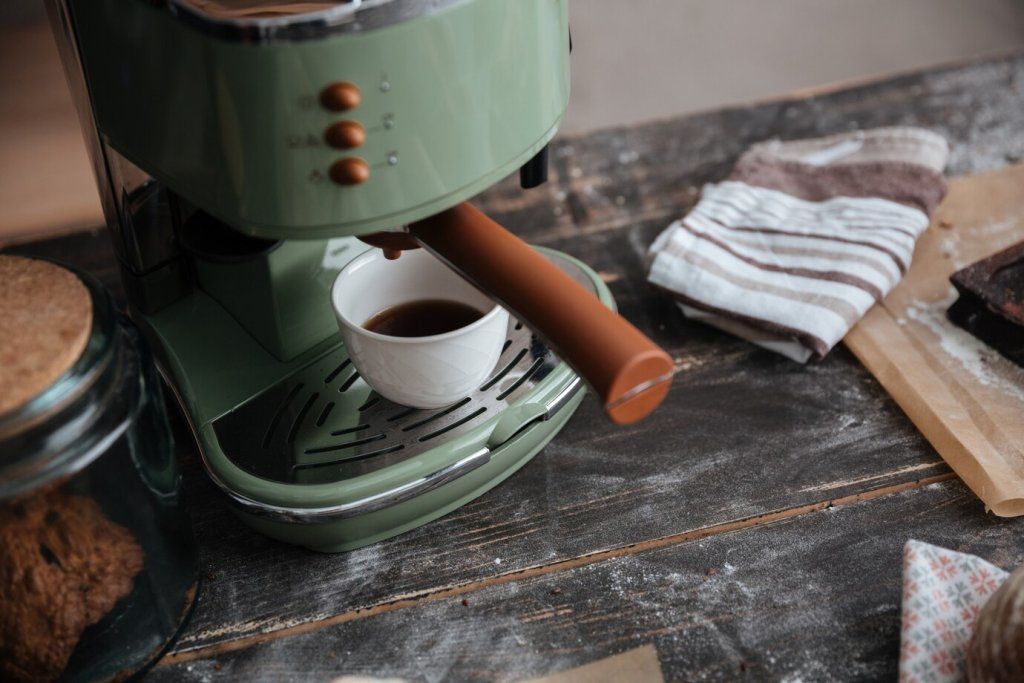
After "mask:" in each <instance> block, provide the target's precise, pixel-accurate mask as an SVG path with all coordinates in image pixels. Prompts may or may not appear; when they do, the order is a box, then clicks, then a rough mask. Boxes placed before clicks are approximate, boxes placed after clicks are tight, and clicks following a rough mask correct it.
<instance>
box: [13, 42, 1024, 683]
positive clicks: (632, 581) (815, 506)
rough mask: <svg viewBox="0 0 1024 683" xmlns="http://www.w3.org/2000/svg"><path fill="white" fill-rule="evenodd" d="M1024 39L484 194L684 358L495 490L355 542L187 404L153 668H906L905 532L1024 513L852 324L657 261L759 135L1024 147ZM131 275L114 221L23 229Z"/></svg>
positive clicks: (1022, 539) (650, 136)
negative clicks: (668, 381)
mask: <svg viewBox="0 0 1024 683" xmlns="http://www.w3.org/2000/svg"><path fill="white" fill-rule="evenodd" d="M1022 86H1024V56H1010V57H1007V58H1004V59H995V60H987V61H981V62H976V63H971V64H961V65H956V66H952V67H948V68H943V69H939V70H934V71H930V72H926V73H918V74H910V75H906V76H902V77H898V78H894V79H890V80H886V81H884V82H873V83H866V84H860V85H854V86H849V87H845V88H843V89H840V90H831V91H827V92H813V93H803V94H801V95H799V96H797V97H793V98H791V99H786V100H782V101H776V102H768V103H762V104H755V105H751V106H744V107H739V108H733V109H726V110H722V111H715V112H710V113H707V114H702V115H697V116H690V117H686V118H678V119H670V120H664V121H658V122H653V123H648V124H644V125H638V126H632V127H628V128H619V129H612V130H606V131H602V132H598V133H594V134H590V135H585V136H581V137H564V138H561V139H559V140H558V141H557V142H556V143H554V146H553V150H552V152H553V153H552V160H553V168H552V174H551V176H552V177H551V182H550V183H548V185H547V186H545V187H543V188H540V189H537V190H533V191H530V192H525V193H524V192H521V191H520V190H519V189H518V186H517V184H516V183H515V182H514V180H512V179H510V180H508V181H507V182H504V183H502V184H500V185H499V186H497V187H495V188H493V189H492V190H490V191H489V192H487V193H486V194H485V195H484V196H482V197H481V198H480V201H479V203H480V204H481V205H482V206H483V207H484V208H485V209H486V210H488V211H489V212H490V213H491V214H492V215H494V216H496V217H497V218H499V219H500V220H501V221H503V222H504V223H505V224H506V225H508V226H510V227H511V228H513V229H515V230H516V231H518V232H519V233H520V234H521V235H523V236H524V237H526V238H528V239H529V240H531V241H533V242H534V243H538V244H545V245H550V246H553V247H556V248H559V249H563V250H565V251H567V252H569V253H570V254H573V255H575V256H578V257H580V258H582V259H584V260H585V261H587V262H589V263H590V264H592V265H593V266H594V267H595V268H596V269H597V270H599V271H600V272H601V274H602V276H603V277H604V278H605V279H606V280H607V282H608V283H609V284H610V286H611V288H612V291H613V293H614V294H615V297H616V298H617V300H618V303H619V307H620V310H621V312H622V313H623V314H624V315H625V316H626V317H627V318H629V319H630V320H632V321H633V322H634V323H636V324H637V325H638V326H639V327H640V328H641V329H643V330H644V331H645V332H646V333H648V334H649V335H651V336H652V337H653V338H654V339H655V340H656V341H657V342H659V343H660V344H662V345H663V346H664V347H665V348H666V349H668V350H669V351H670V352H671V353H672V354H673V356H675V358H676V359H677V362H678V364H679V366H680V368H681V369H682V372H681V373H680V374H679V375H678V376H677V379H676V382H675V384H674V386H673V388H672V391H671V393H670V394H669V396H668V399H667V400H666V402H665V404H664V405H663V406H662V407H661V409H660V410H659V411H658V412H657V413H656V414H655V415H654V416H652V417H651V418H650V419H648V420H647V421H646V422H643V423H642V424H638V425H633V426H630V427H625V428H616V427H613V426H612V425H610V424H609V423H608V422H606V421H605V420H604V419H603V418H602V417H601V415H600V412H599V410H598V409H597V406H596V405H595V403H594V401H592V400H589V399H588V400H587V401H586V402H585V403H584V405H583V406H582V408H581V409H580V410H579V412H578V413H577V415H576V416H575V417H574V418H573V420H572V421H571V422H570V424H569V425H568V426H567V427H566V429H565V430H564V431H563V432H562V433H561V434H560V436H559V437H558V438H557V439H556V440H555V441H554V442H553V443H552V444H551V445H550V446H548V447H547V449H545V451H544V452H542V453H541V454H539V455H538V456H537V457H536V458H535V459H534V460H533V461H532V462H531V463H530V464H529V465H527V466H526V467H525V468H524V469H523V470H521V471H520V472H519V473H518V474H516V475H514V476H513V477H512V478H510V479H509V480H508V481H507V482H506V483H504V484H502V485H501V486H499V487H498V488H497V489H495V490H494V491H492V492H490V493H488V494H487V495H485V496H483V497H481V498H480V499H478V500H476V501H474V502H473V503H471V504H469V505H467V506H465V507H464V508H462V509H460V510H458V511H456V512H454V513H452V514H450V515H448V516H447V517H445V518H443V519H440V520H438V521H436V522H434V523H432V524H429V525H427V526H426V527H423V528H421V529H418V530H416V531H413V532H411V533H408V534H405V535H403V536H401V537H399V538H395V539H392V540H389V541H386V542H383V543H379V544H377V545H374V546H372V547H369V548H365V549H363V550H359V551H356V552H352V553H348V554H343V555H335V556H328V555H319V554H315V553H311V552H307V551H304V550H300V549H298V548H293V547H289V546H285V545H282V544H279V543H276V542H273V541H270V540H268V539H266V538H263V537H262V536H259V535H257V534H255V533H254V532H252V531H250V530H249V529H247V528H246V527H244V526H242V524H241V523H239V522H238V521H236V520H235V519H234V518H233V517H232V516H231V515H230V514H229V513H228V512H227V510H226V508H225V506H224V505H223V504H222V502H221V501H220V500H219V499H218V498H217V495H216V494H215V491H214V490H213V488H212V486H211V484H210V483H209V482H208V481H207V480H206V479H205V477H204V475H203V474H202V472H201V470H200V469H199V467H198V465H197V461H196V457H195V454H194V452H193V449H192V447H191V446H190V443H189V439H188V438H187V436H186V435H185V433H184V431H183V430H182V429H181V420H180V417H178V416H176V415H175V416H173V417H174V419H175V422H176V424H177V425H178V433H179V444H180V450H181V454H182V458H183V461H184V463H185V472H186V485H187V490H188V491H187V492H188V494H189V496H190V499H191V502H192V510H193V514H194V519H195V527H196V533H197V534H198V537H199V541H200V544H201V547H202V567H203V574H204V580H203V583H202V588H201V592H200V594H199V599H198V602H197V605H196V608H195V612H194V614H193V615H192V617H191V620H190V622H189V623H188V626H187V627H186V629H185V631H184V633H183V634H182V636H181V638H180V640H179V641H178V643H177V644H176V646H175V647H174V649H173V652H172V653H171V654H170V655H168V656H167V657H165V658H164V659H163V660H162V661H161V662H160V663H159V664H158V665H157V666H156V668H154V669H153V670H152V672H151V673H150V674H149V677H150V678H152V679H154V680H158V681H161V680H167V681H178V680H193V679H194V680H200V679H202V680H206V679H208V678H209V677H211V676H214V677H216V676H230V677H233V678H238V679H242V680H247V681H249V680H328V679H329V678H331V677H333V676H335V675H340V674H342V673H346V674H366V675H375V676H394V677H401V678H408V679H421V680H424V679H425V680H437V679H439V678H445V677H450V678H453V679H482V680H485V679H505V680H512V679H518V678H523V677H525V676H531V675H540V674H544V673H549V672H554V671H558V670H561V669H565V668H569V667H572V666H575V665H579V664H582V663H585V662H588V661H591V660H595V659H598V658H602V657H605V656H608V655H611V654H614V653H617V652H621V651H623V650H627V649H630V648H633V647H635V646H638V645H642V644H647V643H653V644H654V645H655V647H656V648H657V652H658V657H659V659H660V662H661V667H662V670H663V672H664V674H665V676H666V677H667V678H672V679H683V678H709V679H734V678H741V677H744V676H747V677H750V678H751V679H765V678H770V679H781V678H788V679H791V680H795V679H805V680H818V679H844V680H845V679H876V678H885V679H892V678H893V677H894V676H895V672H896V667H897V656H898V647H899V624H900V616H899V609H900V558H901V549H902V546H903V544H904V542H905V541H906V540H907V539H908V538H917V539H922V540H925V541H929V542H933V543H937V544H940V545H943V546H946V547H950V548H954V549H957V550H962V551H966V552H971V553H977V554H979V555H981V556H983V557H985V558H988V559H989V560H991V561H993V562H995V563H996V564H999V565H1001V566H1003V567H1007V568H1009V567H1013V566H1016V565H1018V564H1020V563H1021V562H1022V561H1024V520H1003V519H998V518H995V517H993V516H991V515H988V514H986V512H985V510H984V509H983V507H982V505H981V504H980V503H979V501H978V500H977V499H976V498H975V497H974V496H973V495H972V494H971V492H970V491H968V490H967V489H966V488H965V487H964V486H963V485H962V484H961V483H960V482H959V481H958V480H957V479H956V477H955V475H954V474H953V473H952V472H951V471H950V470H949V469H948V468H947V467H946V465H945V464H944V463H943V462H942V461H941V460H940V458H939V457H938V456H937V455H936V453H935V451H934V450H933V449H932V448H931V447H930V446H929V445H928V443H927V442H926V441H925V440H924V439H923V438H922V437H921V436H920V435H919V434H918V432H917V430H916V429H915V428H914V426H913V425H912V424H911V423H910V422H909V421H908V420H907V419H906V417H905V416H904V415H903V414H902V413H901V412H900V410H899V408H898V407H897V406H896V405H895V404H894V403H893V401H892V400H890V399H889V397H888V396H887V395H886V394H885V392H884V391H883V390H882V388H881V387H880V386H879V385H878V383H877V382H876V381H875V380H874V379H873V378H872V377H871V376H870V375H869V374H868V373H867V372H866V371H865V370H864V369H863V368H861V367H860V366H859V365H858V364H857V362H856V361H855V360H854V359H853V357H852V356H851V355H850V354H849V353H848V352H847V351H846V350H845V349H844V348H838V349H836V350H835V351H834V352H833V353H832V354H831V355H830V356H829V357H828V358H827V359H826V360H825V361H824V362H822V363H820V364H816V365H810V366H806V367H804V366H800V365H797V364H795V363H792V362H790V361H788V360H784V359H782V358H780V357H778V356H775V355H772V354H769V353H767V352H764V351H759V350H756V349H755V348H754V347H752V346H750V345H748V344H745V343H743V342H740V341H737V340H735V339H733V338H731V337H728V336H725V335H723V334H720V333H717V332H715V331H713V330H710V329H708V328H705V327H701V326H699V325H694V324H690V323H688V322H686V321H685V320H684V319H683V318H682V317H681V316H680V314H679V313H678V312H677V311H676V310H675V308H674V307H673V306H672V304H671V303H670V302H668V301H666V300H665V299H664V298H662V297H659V296H657V295H655V294H653V293H652V292H651V291H649V290H648V289H647V288H646V287H645V285H644V278H643V271H642V266H641V264H642V255H643V252H644V249H645V247H646V245H647V244H648V243H650V241H651V240H652V238H653V237H654V235H655V234H656V233H657V232H658V231H659V230H660V229H661V228H662V227H663V226H664V225H666V224H667V223H668V222H669V221H670V220H671V219H673V218H674V217H676V216H678V215H680V214H681V213H682V212H683V211H684V210H685V209H686V208H687V207H688V206H689V205H690V204H691V203H692V202H693V201H694V199H695V196H696V192H697V188H698V187H699V186H700V185H701V184H702V183H704V182H707V181H710V180H715V179H717V178H720V177H721V176H722V175H724V174H725V173H726V172H727V170H728V169H729V167H730V165H731V163H732V162H733V160H734V159H735V158H736V156H737V155H738V154H739V152H740V151H741V150H743V149H744V148H745V147H746V146H747V145H748V144H750V143H752V142H754V141H757V140H762V139H765V138H770V137H773V136H781V137H784V138H796V137H803V136H810V135H816V134H823V133H831V132H836V131H840V130H844V129H847V128H856V127H871V126H878V125H887V124H916V125H923V126H928V127H930V128H933V129H935V130H938V131H940V132H942V133H944V134H945V135H947V136H948V138H949V140H950V142H951V143H952V144H953V150H954V151H953V157H952V163H951V168H950V171H951V173H952V174H953V175H959V174H965V173H970V172H974V171H979V170H984V169H991V168H996V167H999V166H1002V165H1005V164H1007V163H1010V162H1016V161H1019V160H1020V159H1022V158H1024V92H1022ZM18 250H19V251H21V252H25V253H37V254H47V255H52V256H57V257H60V258H63V259H66V260H67V261H70V262H73V263H76V264H78V265H81V266H83V267H85V268H87V269H89V270H90V271H92V272H94V273H97V274H98V275H100V276H101V277H102V278H103V279H104V280H105V281H106V282H107V283H108V284H110V285H111V286H112V287H115V288H116V287H117V280H116V272H115V269H114V262H113V260H112V256H111V253H110V251H109V248H108V245H107V239H106V237H105V235H103V234H102V233H95V234H79V235H75V236H70V237H64V238H60V239H56V240H51V241H48V242H40V243H35V244H30V245H25V246H22V247H19V248H18Z"/></svg>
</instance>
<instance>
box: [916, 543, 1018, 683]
mask: <svg viewBox="0 0 1024 683" xmlns="http://www.w3.org/2000/svg"><path fill="white" fill-rule="evenodd" d="M1007 576H1008V574H1007V573H1006V572H1005V571H1003V570H1002V569H1000V568H999V567H996V566H994V565H991V564H989V563H988V562H986V561H985V560H983V559H981V558H980V557H975V556H974V555H967V554H964V553H958V552H955V551H953V550H946V549H945V548H939V547H938V546H934V545H929V544H928V543H922V542H921V541H914V540H911V541H907V544H906V545H905V546H904V547H903V607H902V610H903V626H902V628H901V630H900V683H925V682H927V683H943V682H945V681H963V680H966V669H965V662H966V654H967V645H968V643H970V640H971V635H972V634H973V633H974V624H975V621H976V620H977V618H978V614H979V612H981V608H982V607H983V606H984V604H985V603H986V602H988V599H989V598H990V597H992V594H993V593H995V592H996V589H997V588H999V586H1000V584H1002V583H1003V581H1005V580H1006V577H1007Z"/></svg>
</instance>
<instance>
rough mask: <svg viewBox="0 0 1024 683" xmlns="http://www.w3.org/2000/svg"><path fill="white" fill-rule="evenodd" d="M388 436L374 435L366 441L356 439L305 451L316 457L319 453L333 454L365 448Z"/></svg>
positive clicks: (365, 439)
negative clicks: (349, 449)
mask: <svg viewBox="0 0 1024 683" xmlns="http://www.w3.org/2000/svg"><path fill="white" fill-rule="evenodd" d="M386 436H387V435H386V434H374V435H373V436H368V437H366V438H364V439H356V440H355V441H346V442H345V443H339V444H335V445H333V446H321V447H320V448H307V449H306V450H305V453H306V455H316V454H317V453H333V452H334V451H343V450H345V449H346V448H355V447H356V446H365V445H366V444H368V443H373V442H374V441H380V440H381V439H383V438H385V437H386Z"/></svg>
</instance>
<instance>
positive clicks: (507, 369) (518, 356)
mask: <svg viewBox="0 0 1024 683" xmlns="http://www.w3.org/2000/svg"><path fill="white" fill-rule="evenodd" d="M529 350H530V349H529V348H525V349H520V350H519V353H517V354H516V357H515V358H513V359H512V360H511V361H509V363H508V364H506V365H505V367H503V368H502V369H501V370H499V371H498V374H496V375H494V376H493V377H491V378H490V379H489V380H487V381H486V382H484V385H483V386H482V387H480V391H487V390H488V389H490V388H491V387H493V386H494V385H495V384H497V383H498V382H500V381H501V378H502V377H504V376H505V375H507V374H508V373H509V372H511V371H512V368H514V367H515V366H516V365H518V364H519V361H521V360H522V359H523V356H525V355H526V353H527V352H528V351H529ZM498 362H499V363H500V362H501V361H500V360H499V361H498Z"/></svg>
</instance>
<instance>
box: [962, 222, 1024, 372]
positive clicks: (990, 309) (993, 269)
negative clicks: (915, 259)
mask: <svg viewBox="0 0 1024 683" xmlns="http://www.w3.org/2000/svg"><path fill="white" fill-rule="evenodd" d="M949 279H950V282H952V283H953V286H954V287H956V289H957V291H958V292H959V293H960V297H959V298H958V299H957V300H956V301H955V302H954V303H953V305H952V306H950V308H949V311H947V315H948V316H949V319H950V320H951V321H952V322H953V323H954V324H956V325H959V326H960V327H962V328H964V329H965V330H967V331H968V332H970V333H971V334H973V335H974V336H975V337H977V338H978V339H980V340H981V341H983V342H985V343H986V344H988V345H989V346H991V347H992V348H993V349H995V350H996V351H998V352H999V353H1001V354H1002V355H1004V356H1005V357H1006V358H1008V359H1010V360H1011V361H1013V362H1014V363H1016V364H1017V365H1020V366H1021V367H1024V242H1019V243H1017V244H1015V245H1013V246H1012V247H1010V248H1009V249H1005V250H1003V251H1001V252H999V253H997V254H993V255H992V256H989V257H988V258H985V259H982V260H981V261H978V262H977V263H973V264H971V265H970V266H967V267H966V268H964V269H962V270H959V271H957V272H955V273H953V275H952V276H950V278H949Z"/></svg>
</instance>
